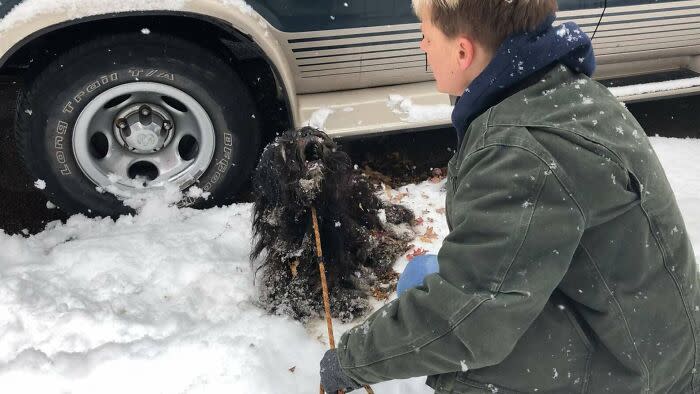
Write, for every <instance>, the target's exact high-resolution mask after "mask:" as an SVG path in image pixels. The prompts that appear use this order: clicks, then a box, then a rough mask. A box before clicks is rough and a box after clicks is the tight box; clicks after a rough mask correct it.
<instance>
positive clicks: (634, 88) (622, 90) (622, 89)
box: [608, 77, 700, 97]
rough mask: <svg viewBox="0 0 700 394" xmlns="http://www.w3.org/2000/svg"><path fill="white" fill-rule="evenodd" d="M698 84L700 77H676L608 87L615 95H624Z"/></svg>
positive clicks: (699, 84) (689, 86)
mask: <svg viewBox="0 0 700 394" xmlns="http://www.w3.org/2000/svg"><path fill="white" fill-rule="evenodd" d="M696 86H700V77H694V78H684V79H677V80H673V81H663V82H652V83H645V84H639V85H629V86H618V87H612V88H608V89H609V90H610V92H611V93H612V94H614V95H615V96H616V97H626V96H632V95H637V94H645V93H656V92H664V91H669V90H677V89H685V88H692V87H696Z"/></svg>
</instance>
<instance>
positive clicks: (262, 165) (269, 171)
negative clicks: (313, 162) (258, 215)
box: [253, 142, 287, 206]
mask: <svg viewBox="0 0 700 394" xmlns="http://www.w3.org/2000/svg"><path fill="white" fill-rule="evenodd" d="M286 165H287V157H286V152H285V148H284V144H283V143H279V142H273V143H271V144H269V145H268V146H267V147H266V148H265V150H264V151H263V153H262V155H261V156H260V162H258V166H257V168H256V170H255V176H254V177H253V188H254V190H255V192H256V193H257V199H258V200H261V199H262V200H264V201H265V203H267V204H268V205H271V206H276V205H278V204H279V202H280V199H281V198H282V194H283V190H282V182H283V181H282V179H283V178H286V177H287V170H286V169H285V166H286Z"/></svg>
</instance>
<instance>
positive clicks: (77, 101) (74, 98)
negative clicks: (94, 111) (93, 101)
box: [73, 90, 85, 103]
mask: <svg viewBox="0 0 700 394" xmlns="http://www.w3.org/2000/svg"><path fill="white" fill-rule="evenodd" d="M83 96H85V92H84V91H82V90H81V91H80V93H78V94H76V95H75V97H73V101H75V102H76V103H79V102H80V100H82V99H83Z"/></svg>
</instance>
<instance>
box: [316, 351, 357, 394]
mask: <svg viewBox="0 0 700 394" xmlns="http://www.w3.org/2000/svg"><path fill="white" fill-rule="evenodd" d="M321 386H323V390H325V392H326V393H331V394H336V392H337V391H338V390H344V391H346V392H347V391H353V390H357V389H359V388H360V387H362V385H361V384H358V383H357V382H355V381H354V380H352V378H350V377H349V376H348V375H346V374H345V372H343V369H342V368H341V367H340V360H339V359H338V355H337V354H336V353H335V349H331V350H328V351H327V352H326V354H324V355H323V359H321Z"/></svg>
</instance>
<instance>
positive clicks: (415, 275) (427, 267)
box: [396, 254, 439, 296]
mask: <svg viewBox="0 0 700 394" xmlns="http://www.w3.org/2000/svg"><path fill="white" fill-rule="evenodd" d="M438 271H439V267H438V261H437V255H434V254H424V255H421V256H416V257H414V258H413V259H412V260H411V261H409V262H408V265H407V266H406V268H405V269H404V270H403V272H402V273H401V276H399V283H398V284H397V285H396V294H397V295H398V296H401V293H403V292H404V291H406V290H408V289H410V288H413V287H416V286H420V285H422V284H423V279H425V277H426V276H428V275H430V274H433V273H435V272H438Z"/></svg>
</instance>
